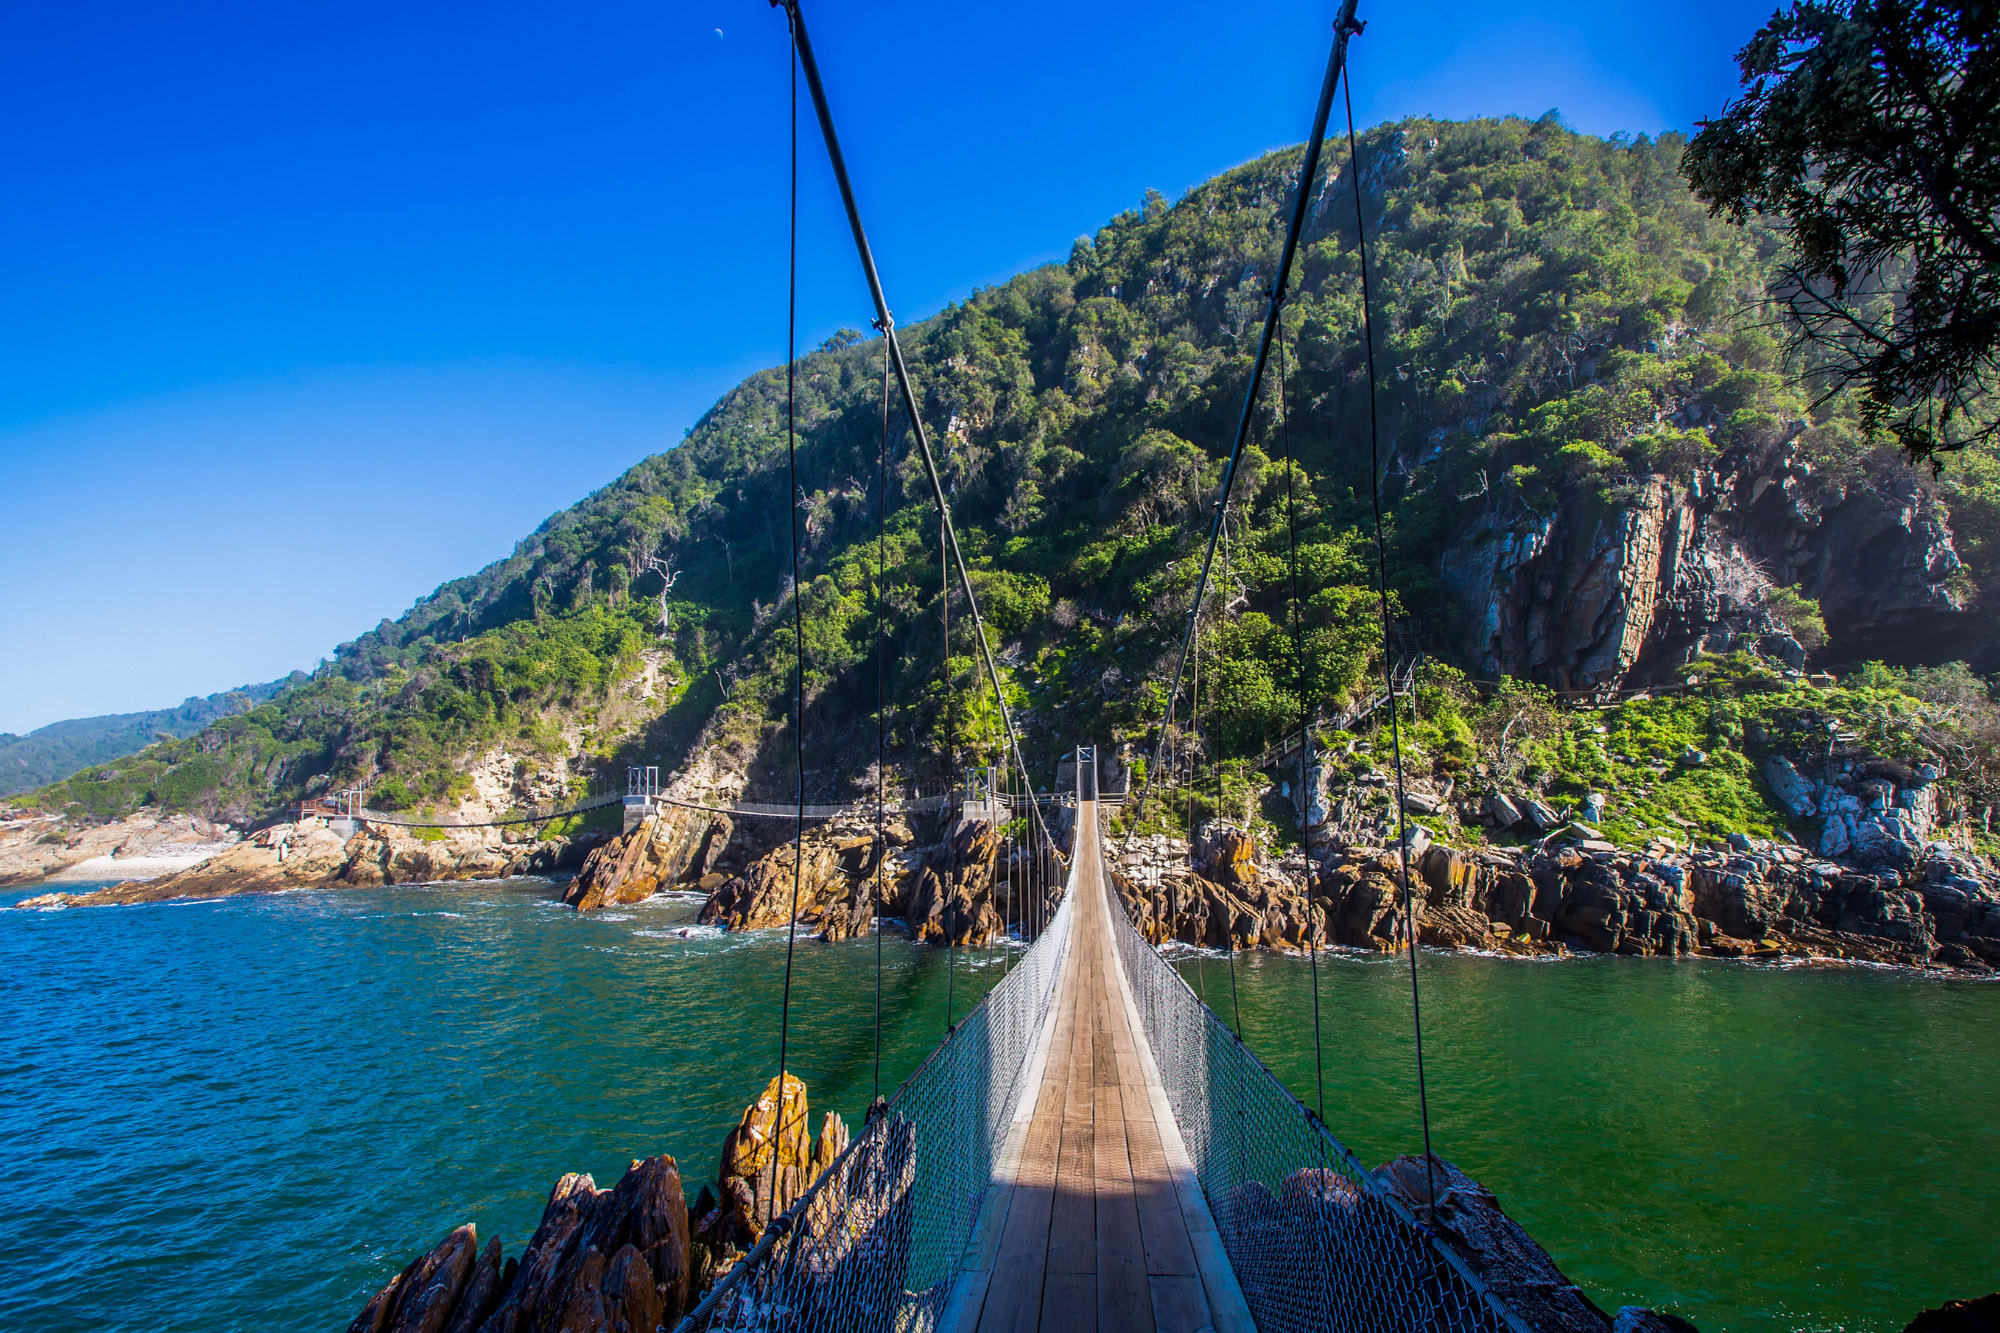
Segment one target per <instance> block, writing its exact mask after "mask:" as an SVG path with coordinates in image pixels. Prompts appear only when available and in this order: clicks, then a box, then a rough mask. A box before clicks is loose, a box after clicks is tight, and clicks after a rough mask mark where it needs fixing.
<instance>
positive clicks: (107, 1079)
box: [0, 880, 2000, 1330]
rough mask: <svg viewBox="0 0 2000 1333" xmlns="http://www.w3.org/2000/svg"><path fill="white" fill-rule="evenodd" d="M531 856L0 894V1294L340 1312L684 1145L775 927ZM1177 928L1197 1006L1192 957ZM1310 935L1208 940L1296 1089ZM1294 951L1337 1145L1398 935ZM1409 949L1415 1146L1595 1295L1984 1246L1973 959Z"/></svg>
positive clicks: (1716, 1302) (1991, 1041)
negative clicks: (1672, 959)
mask: <svg viewBox="0 0 2000 1333" xmlns="http://www.w3.org/2000/svg"><path fill="white" fill-rule="evenodd" d="M553 892H554V890H553V888H552V886H550V885H548V884H546V883H542V882H539V881H531V880H523V881H513V882H506V883H499V884H490V883H489V884H479V885H471V886H436V887H414V888H399V889H381V890H367V891H342V892H329V893H317V892H315V893H293V894H285V895H280V896H276V897H252V898H240V899H231V900H225V901H218V902H207V903H192V904H179V905H160V906H151V907H141V908H103V909H93V910H82V911H70V912H61V913H4V914H0V1024H4V1028H0V1190H4V1197H5V1198H6V1199H7V1200H8V1202H9V1207H7V1208H6V1209H5V1210H0V1327H4V1328H8V1329H14V1328H20V1329H35V1330H68V1329H85V1328H88V1329H118V1330H123V1329H133V1330H137V1329H148V1330H222V1329H291V1328H315V1327H318V1328H339V1327H344V1326H345V1324H346V1322H347V1320H348V1319H349V1318H350V1317H351V1316H352V1314H353V1312H354V1311H355V1310H356V1309H357V1308H358V1307H359V1305H360V1304H361V1302H362V1301H363V1300H364V1299H366V1297H367V1295H368V1294H369V1293H370V1292H372V1291H373V1290H374V1289H375V1288H376V1287H377V1286H378V1285H380V1284H381V1283H382V1282H383V1281H384V1280H386V1279H387V1277H388V1276H390V1275H391V1274H392V1273H394V1272H395V1271H396V1269H398V1268H399V1267H401V1266H402V1264H403V1263H405V1262H407V1260H408V1259H409V1258H410V1257H411V1256H412V1255H414V1254H415V1253H416V1252H417V1251H418V1250H419V1249H420V1248H422V1247H425V1246H428V1245H430V1244H432V1243H434V1242H435V1241H436V1240H437V1239H438V1238H439V1237H440V1236H441V1235H442V1234H443V1233H444V1232H445V1230H446V1229H447V1228H449V1227H451V1226H452V1225H455V1224H457V1223H459V1222H463V1221H475V1222H477V1223H478V1224H479V1228H480V1233H481V1235H482V1236H485V1237H490V1236H496V1235H497V1236H499V1237H501V1238H502V1239H503V1240H504V1241H505V1242H506V1244H507V1247H508V1251H509V1253H518V1252H519V1249H520V1246H521V1244H522V1242H523V1241H524V1240H525V1239H526V1238H527V1236H528V1235H529V1234H530V1232H531V1231H532V1230H533V1228H534V1224H535V1222H536V1220H537V1219H538V1218H539V1216H540V1214H541V1208H542V1203H543V1200H544V1198H545V1197H546V1194H547V1191H548V1188H549V1186H550V1184H552V1183H553V1182H554V1180H555V1178H556V1177H557V1176H558V1175H559V1174H561V1173H562V1172H564V1171H572V1170H587V1171H590V1172H592V1173H593V1174H594V1175H595V1176H596V1177H597V1180H598V1182H599V1183H600V1184H607V1183H609V1182H610V1181H611V1180H613V1179H615V1178H616V1177H617V1176H618V1175H619V1174H620V1173H621V1172H622V1171H623V1169H624V1167H625V1166H626V1164H627V1163H628V1162H629V1161H630V1159H632V1158H633V1157H636V1156H642V1155H645V1154H649V1153H655V1152H670V1153H673V1154H675V1155H676V1156H677V1157H679V1158H680V1160H681V1162H682V1163H683V1168H684V1171H685V1173H686V1175H687V1176H688V1178H689V1180H690V1181H691V1182H695V1183H698V1182H700V1181H701V1180H705V1179H707V1178H708V1177H709V1176H710V1175H711V1174H712V1173H713V1171H714V1168H715V1158H716V1152H717V1149H718V1148H719V1146H720V1144H721V1140H722V1136H723V1135H724V1133H725V1132H726V1131H727V1130H728V1128H729V1127H730V1126H731V1125H732V1124H733V1123H734V1122H735V1119H736V1117H737V1116H738V1115H739V1114H740V1113H741V1110H742V1107H743V1105H744V1103H745V1102H746V1101H747V1100H748V1099H749V1098H750V1097H751V1096H752V1095H754V1093H755V1092H756V1091H757V1090H758V1089H760V1088H761V1087H762V1085H763V1083H764V1082H765V1081H766V1080H768V1079H769V1078H770V1076H771V1074H772V1072H773V1071H774V1069H775V1066H776V1062H777V1040H776V1031H775V1028H776V1014H777V1007H778V995H779V990H780V983H781V980H782V976H783V971H784V958H785V938H784V935H783V933H782V932H765V933H759V934H751V935H742V936H722V935H718V934H716V933H714V932H712V931H705V930H699V929H696V930H693V931H692V932H691V933H688V934H683V933H681V932H684V931H688V929H689V927H691V926H692V922H693V916H694V912H695V906H696V904H695V901H694V900H691V899H686V898H681V899H655V900H653V901H650V902H647V903H642V904H639V905H637V906H634V907H626V908H620V909H616V910H614V911H611V912H606V913H602V914H598V915H594V916H584V917H579V916H577V915H576V914H574V913H572V912H570V911H569V910H568V909H566V908H563V907H562V906H561V905H560V904H558V903H556V902H554V901H553ZM21 896H23V894H22V893H12V894H9V895H6V897H4V898H0V901H11V900H13V899H15V898H18V897H21ZM875 960H876V953H875V945H874V943H873V941H872V940H861V941H853V942H849V943H846V944H841V945H834V946H827V945H821V944H818V943H815V942H813V941H811V940H801V941H800V942H799V947H798V953H797V967H796V971H795V981H794V987H793V1007H792V1016H793V1017H792V1032H793V1038H792V1043H793V1045H792V1050H793V1054H792V1058H791V1062H790V1063H791V1067H792V1069H793V1070H794V1071H795V1072H797V1073H799V1074H800V1075H801V1076H803V1077H804V1078H805V1079H806V1080H807V1081H808V1083H809V1084H810V1086H811V1093H812V1101H813V1105H814V1107H815V1116H817V1112H818V1110H819V1109H822V1108H832V1109H836V1110H839V1111H840V1112H842V1113H843V1114H844V1115H846V1116H848V1117H849V1118H850V1120H853V1121H857V1122H858V1120H859V1117H860V1112H861V1111H862V1109H863V1108H864V1107H865V1105H866V1103H867V1100H868V1097H869V1095H870V1093H871V1091H872V1088H873V1085H874V1063H875V1038H874V1022H873V1016H874V1011H875V976H876V967H875ZM949 962H950V959H949V958H948V956H947V955H946V954H944V953H941V952H937V951H932V950H925V949H917V948H915V947H913V946H911V945H910V944H908V943H907V942H906V941H903V940H901V939H899V938H897V937H895V936H893V935H892V936H891V937H890V938H889V939H888V940H887V941H885V944H884V948H883V989H884V999H883V1007H884V1012H885V1015H886V1021H885V1024H884V1038H883V1057H882V1085H883V1086H884V1087H885V1088H889V1087H893V1086H894V1085H895V1083H896V1082H897V1081H899V1080H900V1079H901V1078H902V1077H903V1076H904V1075H906V1074H907V1073H908V1072H909V1071H910V1070H911V1069H913V1068H914V1067H915V1065H916V1063H917V1062H918V1061H919V1060H921V1059H922V1058H923V1055H924V1054H925V1053H926V1052H927V1051H928V1050H929V1049H930V1047H931V1046H932V1044H933V1043H934V1042H935V1041H936V1040H937V1038H938V1036H939V1034H940V1032H941V1030H942V1027H943V1024H944V1022H945V1015H946V1004H947V999H948V998H949V1001H950V1003H951V1006H952V1008H953V1010H954V1011H955V1012H958V1013H962V1012H963V1011H964V1010H965V1008H966V1007H967V1006H968V1005H969V1004H970V1003H971V1002H972V1001H973V1000H975V999H976V998H977V996H978V995H979V994H981V993H983V991H984V990H985V989H986V988H987V987H988V986H989V985H990V984H991V983H992V982H993V981H994V980H997V979H998V977H999V975H1000V971H1001V969H1000V966H999V964H998V961H997V955H977V954H975V955H965V954H961V955H959V956H958V958H957V966H956V967H955V968H952V967H949V966H948V964H949ZM1181 966H1182V967H1183V969H1184V971H1186V973H1187V974H1188V975H1189V976H1190V978H1191V979H1192V980H1196V981H1198V982H1199V984H1200V985H1201V986H1202V987H1203V989H1204V991H1205V992H1206V994H1207V995H1208V997H1209V998H1210V999H1211V1001H1214V1002H1215V1003H1216V1007H1217V1008H1218V1009H1219V1010H1221V1011H1222V1012H1224V1013H1225V1014H1229V1013H1232V1012H1233V1011H1234V1009H1235V1007H1236V1006H1234V1005H1232V1004H1231V1003H1230V996H1229V989H1228V987H1229V969H1228V966H1227V963H1226V961H1225V960H1222V959H1218V958H1210V959H1208V960H1206V961H1204V962H1201V963H1200V964H1199V965H1197V963H1196V962H1195V960H1194V959H1192V958H1184V959H1183V960H1182V961H1181ZM1308 976H1309V969H1308V968H1307V966H1306V964H1305V963H1304V962H1303V961H1302V960H1296V959H1277V958H1263V959H1250V958H1240V959H1238V960H1237V967H1236V982H1237V987H1236V990H1237V995H1238V997H1239V999H1240V1008H1241V1012H1242V1016H1243V1024H1244V1028H1245V1033H1246V1036H1247V1038H1248V1040H1249V1041H1250V1042H1251V1044H1252V1045H1253V1046H1254V1047H1255V1048H1256V1049H1257V1050H1258V1051H1259V1052H1260V1053H1261V1054H1263V1055H1264V1056H1265V1058H1267V1059H1268V1060H1270V1061H1271V1062H1272V1064H1273V1065H1274V1066H1275V1067H1276V1068H1277V1069H1278V1070H1279V1072H1280V1073H1281V1074H1282V1075H1283V1076H1284V1077H1285V1078H1286V1080H1287V1081H1288V1082H1289V1083H1290V1084H1291V1085H1292V1086H1293V1088H1294V1089H1296V1090H1297V1091H1299V1092H1300V1093H1301V1094H1302V1095H1303V1096H1305V1097H1306V1098H1307V1099H1308V1100H1310V1099H1311V1098H1312V1096H1313V1042H1312V1030H1313V1029H1312V1022H1311V991H1310V989H1309V985H1308V981H1307V978H1308ZM1320 980H1321V1008H1322V1015H1323V1021H1322V1024H1321V1031H1322V1033H1323V1035H1324V1042H1323V1055H1324V1065H1325V1069H1326V1089H1327V1117H1328V1119H1329V1120H1330V1121H1331V1122H1332V1123H1333V1124H1334V1125H1335V1126H1336V1127H1337V1128H1338V1129H1339V1131H1340V1132H1341V1133H1342V1134H1343V1135H1344V1136H1345V1137H1346V1138H1347V1139H1348V1140H1349V1142H1350V1143H1352V1145H1353V1146H1354V1147H1355V1148H1356V1150H1357V1151H1358V1152H1360V1153H1361V1155H1362V1156H1363V1157H1364V1158H1365V1159H1366V1160H1368V1161H1369V1162H1370V1163H1371V1164H1373V1163H1375V1162H1378V1161H1381V1160H1383V1159H1384V1158H1386V1157H1388V1156H1390V1155H1391V1154H1393V1153H1395V1152H1399V1151H1406V1150H1409V1149H1411V1148H1413V1147H1414V1145H1415V1144H1416V1143H1417V1142H1418V1130H1417V1122H1416V1117H1415V1110H1414V1096H1413V1086H1414V1085H1413V1065H1412V1060H1411V1056H1410V1035H1409V1034H1410V1027H1409V1008H1408V1005H1409V993H1408V974H1407V971H1406V970H1404V969H1403V968H1401V967H1400V966H1399V965H1398V964H1397V963H1395V962H1394V961H1382V960H1373V959H1366V960H1364V959H1361V958H1358V957H1356V956H1353V955H1343V956H1338V957H1329V958H1327V959H1325V960H1323V962H1322V963H1321V967H1320ZM1423 985H1424V992H1423V998H1424V1006H1425V1016H1426V1024H1425V1036H1426V1043H1427V1046H1426V1050H1427V1055H1428V1057H1429V1069H1430V1076H1431V1079H1430V1093H1431V1119H1432V1130H1433V1134H1434V1136H1435V1140H1436V1145H1437V1148H1438V1150H1439V1151H1440V1152H1441V1153H1443V1154H1445V1155H1446V1156H1448V1157H1450V1158H1452V1159H1453V1160H1455V1161H1457V1162H1458V1163H1460V1164H1461V1165H1462V1166H1464V1167H1465V1168H1466V1169H1467V1170H1468V1171H1470V1172H1472V1173H1473V1174H1474V1175H1475V1176H1477V1177H1479V1178H1480V1179H1481V1180H1482V1181H1484V1182H1485V1183H1486V1184H1487V1185H1488V1186H1489V1187H1491V1188H1492V1189H1494V1190H1495V1191H1496V1192H1497V1193H1498V1194H1499V1195H1500V1197H1501V1199H1502V1201H1503V1202H1504V1203H1505V1204H1506V1205H1507V1207H1508V1208H1509V1210H1510V1211H1511V1212H1512V1213H1513V1214H1514V1215H1515V1216H1516V1217H1517V1218H1519V1219H1520V1220H1521V1221H1522V1222H1523V1223H1525V1224H1526V1225H1527V1226H1528V1228H1529V1229H1530V1230H1531V1231H1532V1232H1534V1233H1535V1235H1536V1236H1537V1237H1538V1238H1539V1239H1541V1240H1542V1241H1543V1242H1544V1243H1545V1244H1546V1245H1548V1247H1549V1248H1550V1249H1551V1250H1552V1251H1553V1252H1554V1253H1555V1254H1556V1256H1557V1258H1558V1259H1559V1260H1560V1261H1561V1262H1562V1264H1563V1266H1564V1267H1565V1268H1566V1269H1567V1270H1568V1272H1569V1273H1570V1275H1571V1276H1572V1277H1573V1278H1575V1279H1576V1280H1578V1281H1580V1282H1581V1283H1583V1284H1584V1285H1585V1287H1586V1288H1587V1289H1589V1290H1590V1291H1591V1293H1592V1294H1593V1296H1595V1297H1596V1298H1597V1299H1598V1300H1599V1302H1600V1303H1601V1304H1604V1305H1606V1306H1607V1307H1609V1306H1613V1305H1616V1304H1621V1303H1626V1302H1634V1301H1636V1302H1644V1303H1654V1304H1660V1305H1665V1306H1670V1307H1673V1308H1676V1309H1679V1310H1680V1311H1682V1312H1683V1313H1685V1314H1687V1315H1689V1316H1691V1317H1693V1318H1694V1319H1695V1320H1696V1321H1697V1322H1699V1323H1700V1324H1701V1325H1702V1327H1704V1328H1705V1329H1712V1330H1713V1329H1756V1330H1778V1329H1835V1328H1839V1329H1852V1330H1860V1329H1869V1330H1874V1329H1885V1330H1887V1329H1899V1328H1901V1327H1902V1324H1903V1322H1904V1321H1906V1320H1907V1319H1908V1318H1909V1316H1910V1315H1911V1314H1913V1313H1915V1311H1916V1310H1917V1309H1919V1308H1921V1307H1922V1306H1924V1305H1926V1304H1935V1303H1937V1302H1938V1301H1940V1300H1942V1299H1944V1298H1946V1297H1948V1296H1963V1295H1971V1294H1975V1293H1977V1292H1983V1291H1987V1290H1990V1289H1992V1288H1994V1287H1996V1286H2000V1241H1996V1239H1995V1238H1996V1237H2000V1112H1996V1109H1995V1108H1996V1107H2000V986H1995V985H1985V984H1972V983H1952V982H1940V981H1936V980H1930V979H1924V978H1917V977H1912V976H1909V975H1905V974H1899V973H1889V972H1871V971H1859V970H1843V971H1810V970H1790V971H1785V970H1777V969H1770V968H1757V967H1748V966H1741V965H1735V964H1710V963H1699V964H1696V963H1679V964H1674V963H1656V962H1649V961H1637V960H1630V959H1601V958H1591V959H1581V960H1574V961H1568V962H1563V963H1555V964H1533V963H1520V962H1510V961H1504V960H1497V959H1483V958H1470V957H1449V958H1447V957H1438V956H1433V955H1429V954H1426V955H1425V956H1424V958H1423ZM692 1187H693V1186H692V1185H691V1188H692Z"/></svg>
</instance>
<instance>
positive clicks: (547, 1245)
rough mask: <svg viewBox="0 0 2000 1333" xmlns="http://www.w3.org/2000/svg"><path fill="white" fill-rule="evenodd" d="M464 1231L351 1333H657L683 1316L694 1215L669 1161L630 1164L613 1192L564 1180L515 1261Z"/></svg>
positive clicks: (366, 1309)
mask: <svg viewBox="0 0 2000 1333" xmlns="http://www.w3.org/2000/svg"><path fill="white" fill-rule="evenodd" d="M478 1251H479V1243H478V1235H477V1233H476V1232H475V1231H474V1229H473V1228H472V1227H471V1226H470V1225H467V1226H462V1227H458V1228H457V1229H455V1230H454V1231H452V1233H451V1234H450V1235H448V1236H446V1237H445V1238H444V1240H443V1241H441V1242H440V1243H439V1244H438V1246H437V1247H436V1248H435V1249H433V1250H431V1251H430V1252H429V1253H427V1254H424V1255H420V1256H419V1257H418V1258H417V1259H416V1260H415V1261H413V1262H412V1263H411V1264H410V1266H409V1267H408V1268H405V1269H404V1270H403V1271H402V1272H401V1273H399V1274H397V1275H396V1276H395V1277H394V1278H392V1279H390V1280H389V1282H388V1284H387V1285H385V1286H384V1287H383V1288H382V1290H380V1291H378V1292H377V1293H376V1294H375V1295H374V1296H373V1297H372V1298H371V1299H370V1300H369V1301H368V1303H367V1304H366V1305H365V1306H363V1307H362V1310H361V1313H360V1314H359V1315H358V1316H356V1317H355V1320H354V1322H353V1323H352V1324H350V1325H349V1326H348V1330H349V1333H530V1331H531V1330H545V1329H546V1330H558V1329H561V1330H575V1331H576V1333H651V1330H654V1329H657V1328H660V1327H662V1326H664V1327H672V1326H673V1325H674V1324H675V1323H676V1322H677V1321H678V1320H679V1319H680V1318H681V1316H682V1315H683V1314H685V1313H686V1312H687V1309H688V1305H689V1301H690V1298H691V1297H692V1296H693V1294H694V1292H693V1291H692V1289H691V1287H690V1282H689V1260H690V1254H691V1249H690V1238H689V1232H688V1209H687V1204H686V1201H685V1199H684V1198H683V1196H682V1193H681V1180H680V1170H679V1168H678V1167H677V1166H676V1165H675V1164H674V1159H673V1158H671V1157H649V1158H647V1159H646V1160H644V1161H638V1162H634V1163H632V1165H631V1168H630V1169H629V1170H627V1171H626V1172H625V1175H624V1177H623V1178H622V1179H620V1180H619V1182H618V1184H617V1186H616V1187H615V1188H613V1189H608V1190H600V1189H598V1188H597V1187H596V1184H595V1182H593V1181H592V1180H591V1178H590V1177H589V1176H587V1175H565V1176H563V1177H562V1178H561V1179H560V1180H558V1181H557V1182H556V1185H555V1188H554V1189H553V1190H552V1191H550V1194H549V1201H548V1205H547V1206H546V1207H545V1208H544V1209H543V1210H542V1221H541V1225H540V1226H539V1227H537V1228H536V1230H535V1234H534V1237H533V1238H532V1239H531V1240H530V1241H529V1242H528V1247H527V1250H526V1252H525V1253H524V1254H523V1255H522V1257H521V1259H520V1261H519V1262H518V1263H517V1262H516V1261H514V1260H511V1259H509V1260H506V1261H505V1262H504V1263H503V1262H502V1255H501V1249H500V1242H499V1241H497V1240H495V1241H493V1242H492V1243H491V1244H490V1245H488V1246H487V1249H486V1253H485V1255H484V1256H483V1257H482V1256H481V1255H480V1254H479V1252H478Z"/></svg>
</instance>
